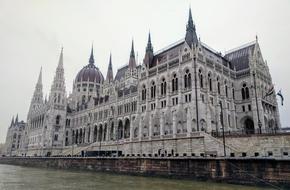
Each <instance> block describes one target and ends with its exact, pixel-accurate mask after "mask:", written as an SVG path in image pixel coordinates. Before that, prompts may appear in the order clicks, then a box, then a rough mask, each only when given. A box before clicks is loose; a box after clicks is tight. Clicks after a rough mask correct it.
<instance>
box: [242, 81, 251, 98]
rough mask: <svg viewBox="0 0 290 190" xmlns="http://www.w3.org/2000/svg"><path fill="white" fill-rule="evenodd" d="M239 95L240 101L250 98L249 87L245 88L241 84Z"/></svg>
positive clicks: (245, 86)
mask: <svg viewBox="0 0 290 190" xmlns="http://www.w3.org/2000/svg"><path fill="white" fill-rule="evenodd" d="M241 93H242V99H243V100H246V99H249V98H250V92H249V87H248V86H247V84H246V83H244V84H243V87H242V89H241Z"/></svg>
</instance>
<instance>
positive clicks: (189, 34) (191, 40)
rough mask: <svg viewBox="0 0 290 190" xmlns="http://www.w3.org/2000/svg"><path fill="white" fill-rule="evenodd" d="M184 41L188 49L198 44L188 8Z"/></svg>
mask: <svg viewBox="0 0 290 190" xmlns="http://www.w3.org/2000/svg"><path fill="white" fill-rule="evenodd" d="M185 41H186V43H187V44H188V45H189V46H190V47H192V45H193V46H195V45H196V44H197V43H198V39H197V35H196V30H195V24H194V23H193V20H192V14H191V8H189V15H188V21H187V25H186V34H185Z"/></svg>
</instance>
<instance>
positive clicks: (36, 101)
mask: <svg viewBox="0 0 290 190" xmlns="http://www.w3.org/2000/svg"><path fill="white" fill-rule="evenodd" d="M42 104H43V93H42V68H40V72H39V76H38V80H37V83H36V86H35V90H34V93H33V97H32V100H31V103H30V108H29V112H28V116H29V115H30V114H31V112H32V111H34V110H35V109H37V108H39V107H40V106H41V105H42Z"/></svg>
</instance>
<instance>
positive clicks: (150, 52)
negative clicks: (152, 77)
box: [144, 32, 154, 68]
mask: <svg viewBox="0 0 290 190" xmlns="http://www.w3.org/2000/svg"><path fill="white" fill-rule="evenodd" d="M153 57H154V54H153V46H152V43H151V35H150V32H149V35H148V42H147V46H146V52H145V57H144V64H145V65H146V67H148V68H149V67H150V65H151V62H152V60H153Z"/></svg>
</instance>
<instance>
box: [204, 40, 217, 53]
mask: <svg viewBox="0 0 290 190" xmlns="http://www.w3.org/2000/svg"><path fill="white" fill-rule="evenodd" d="M200 43H201V45H202V46H204V47H205V48H207V49H209V50H210V51H212V52H213V53H215V54H220V53H221V52H218V51H216V50H215V49H213V48H212V47H210V46H208V45H207V44H206V43H204V42H200Z"/></svg>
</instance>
